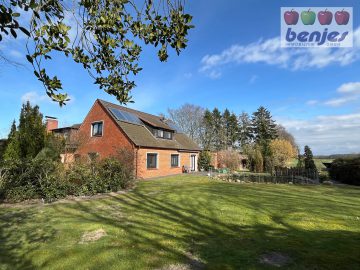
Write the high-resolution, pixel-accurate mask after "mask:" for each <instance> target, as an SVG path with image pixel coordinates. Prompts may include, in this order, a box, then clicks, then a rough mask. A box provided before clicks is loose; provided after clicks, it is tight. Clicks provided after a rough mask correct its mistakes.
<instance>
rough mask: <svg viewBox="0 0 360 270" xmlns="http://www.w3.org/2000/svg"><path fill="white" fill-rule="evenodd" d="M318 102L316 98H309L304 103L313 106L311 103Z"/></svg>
mask: <svg viewBox="0 0 360 270" xmlns="http://www.w3.org/2000/svg"><path fill="white" fill-rule="evenodd" d="M318 103H319V101H317V100H315V99H311V100H308V101H307V102H306V105H309V106H313V105H316V104H318Z"/></svg>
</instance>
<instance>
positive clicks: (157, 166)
mask: <svg viewBox="0 0 360 270" xmlns="http://www.w3.org/2000/svg"><path fill="white" fill-rule="evenodd" d="M148 154H155V155H156V168H148V162H147V161H148ZM159 155H160V154H159V153H158V152H146V159H145V166H146V169H147V170H157V169H159Z"/></svg>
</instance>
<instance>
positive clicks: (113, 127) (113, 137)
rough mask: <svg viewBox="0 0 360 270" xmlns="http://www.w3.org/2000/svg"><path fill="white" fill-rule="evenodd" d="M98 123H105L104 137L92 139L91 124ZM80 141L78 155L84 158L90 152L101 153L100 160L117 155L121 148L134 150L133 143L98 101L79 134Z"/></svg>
mask: <svg viewBox="0 0 360 270" xmlns="http://www.w3.org/2000/svg"><path fill="white" fill-rule="evenodd" d="M98 121H103V135H102V136H101V137H92V136H91V124H92V123H94V122H98ZM78 141H79V148H78V149H77V151H76V154H79V155H80V156H82V157H86V156H87V155H88V153H90V152H96V153H99V157H100V158H105V157H108V156H111V155H116V153H117V151H118V149H119V148H128V149H132V148H133V144H132V142H130V141H129V140H128V138H127V137H126V135H125V134H124V133H123V132H122V131H121V130H120V129H119V127H118V125H117V124H116V123H115V122H114V120H113V119H112V118H111V117H110V116H109V115H108V113H107V112H106V111H105V109H104V108H103V107H102V106H101V105H100V104H99V102H98V101H96V102H95V104H94V105H93V107H92V108H91V110H90V112H89V113H88V115H87V116H86V118H85V120H84V122H83V123H82V125H81V127H80V129H79V132H78Z"/></svg>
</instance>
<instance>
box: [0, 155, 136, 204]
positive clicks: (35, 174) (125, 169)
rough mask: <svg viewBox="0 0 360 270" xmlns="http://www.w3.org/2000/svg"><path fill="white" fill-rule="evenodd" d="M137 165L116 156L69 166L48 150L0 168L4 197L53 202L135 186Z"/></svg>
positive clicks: (1, 194)
mask: <svg viewBox="0 0 360 270" xmlns="http://www.w3.org/2000/svg"><path fill="white" fill-rule="evenodd" d="M133 180H134V176H133V169H132V168H131V166H129V165H128V164H124V163H123V162H122V161H121V160H120V159H118V158H116V157H111V158H107V159H104V160H101V161H99V162H96V161H94V162H90V163H89V162H77V163H74V164H72V165H70V167H68V168H66V167H65V166H64V165H63V164H61V163H59V162H58V161H54V160H52V159H50V158H49V156H47V155H46V154H43V155H40V154H39V155H38V157H37V158H35V159H33V160H22V161H21V160H13V161H11V162H6V163H5V164H4V165H3V166H2V167H1V168H0V200H1V201H6V202H19V201H24V200H29V199H40V198H42V199H44V200H45V201H47V202H51V201H54V200H57V199H60V198H64V197H65V196H67V195H74V196H84V195H94V194H96V193H105V192H112V191H113V192H116V191H118V190H121V189H126V188H128V187H129V186H131V184H132V182H133Z"/></svg>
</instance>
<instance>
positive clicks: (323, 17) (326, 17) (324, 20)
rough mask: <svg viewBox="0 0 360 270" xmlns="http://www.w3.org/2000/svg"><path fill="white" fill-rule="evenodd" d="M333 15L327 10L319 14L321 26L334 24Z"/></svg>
mask: <svg viewBox="0 0 360 270" xmlns="http://www.w3.org/2000/svg"><path fill="white" fill-rule="evenodd" d="M332 18H333V14H332V13H331V12H330V11H328V10H327V9H325V10H324V11H320V12H319V13H318V20H319V23H320V24H321V25H329V24H331V22H332Z"/></svg>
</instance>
